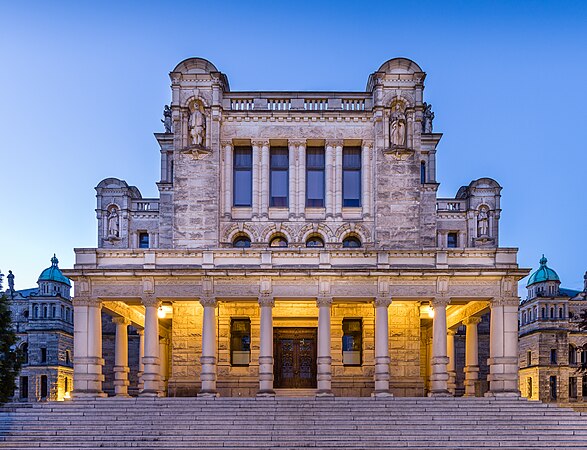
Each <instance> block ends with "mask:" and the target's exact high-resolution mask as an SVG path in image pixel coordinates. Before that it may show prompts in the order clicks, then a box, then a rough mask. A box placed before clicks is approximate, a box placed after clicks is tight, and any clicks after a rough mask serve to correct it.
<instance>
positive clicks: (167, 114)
mask: <svg viewBox="0 0 587 450" xmlns="http://www.w3.org/2000/svg"><path fill="white" fill-rule="evenodd" d="M161 122H162V123H163V126H164V127H165V132H166V133H171V108H170V107H169V105H165V108H164V109H163V119H161Z"/></svg>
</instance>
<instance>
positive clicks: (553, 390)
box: [548, 375, 558, 400]
mask: <svg viewBox="0 0 587 450" xmlns="http://www.w3.org/2000/svg"><path fill="white" fill-rule="evenodd" d="M548 384H549V391H550V399H551V400H556V397H557V395H556V394H557V390H558V389H557V386H556V376H554V375H553V376H551V377H550V379H549V383H548Z"/></svg>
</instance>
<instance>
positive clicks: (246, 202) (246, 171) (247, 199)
mask: <svg viewBox="0 0 587 450" xmlns="http://www.w3.org/2000/svg"><path fill="white" fill-rule="evenodd" d="M233 172H234V173H233V198H234V201H233V203H234V206H252V205H253V150H252V149H251V147H235V148H234V165H233Z"/></svg>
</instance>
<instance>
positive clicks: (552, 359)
mask: <svg viewBox="0 0 587 450" xmlns="http://www.w3.org/2000/svg"><path fill="white" fill-rule="evenodd" d="M550 364H556V348H551V349H550Z"/></svg>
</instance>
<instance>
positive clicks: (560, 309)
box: [558, 306, 565, 319]
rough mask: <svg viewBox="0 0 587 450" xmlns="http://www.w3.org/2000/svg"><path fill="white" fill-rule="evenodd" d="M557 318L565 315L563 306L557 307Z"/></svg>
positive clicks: (562, 317)
mask: <svg viewBox="0 0 587 450" xmlns="http://www.w3.org/2000/svg"><path fill="white" fill-rule="evenodd" d="M558 318H559V319H564V318H565V316H564V314H563V308H562V306H561V307H560V308H559V309H558Z"/></svg>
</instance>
